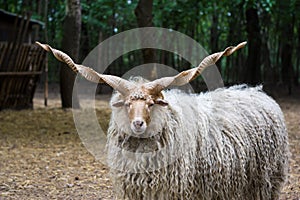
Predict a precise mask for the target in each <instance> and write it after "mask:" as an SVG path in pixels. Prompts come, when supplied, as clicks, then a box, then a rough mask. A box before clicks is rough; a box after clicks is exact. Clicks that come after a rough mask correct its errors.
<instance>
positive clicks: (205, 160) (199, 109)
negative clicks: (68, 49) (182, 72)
mask: <svg viewBox="0 0 300 200" xmlns="http://www.w3.org/2000/svg"><path fill="white" fill-rule="evenodd" d="M164 97H165V100H166V101H168V102H169V106H167V107H162V106H159V105H155V106H154V108H153V111H152V115H151V120H152V121H151V122H150V124H149V126H148V128H147V131H148V133H149V132H151V135H153V136H151V137H149V138H135V137H132V136H130V131H131V130H130V124H129V120H128V117H127V114H126V110H125V108H114V107H112V116H111V122H110V127H109V131H108V142H107V149H108V163H109V164H110V167H111V171H110V172H111V177H112V180H113V183H114V188H115V191H116V193H117V196H118V197H119V198H122V199H249V200H250V199H277V198H278V195H279V192H280V189H281V186H282V184H283V183H284V180H285V177H286V174H287V171H288V156H289V150H288V136H287V131H286V127H285V123H284V119H283V114H282V112H281V109H280V107H279V106H278V104H277V103H276V102H275V101H274V100H273V99H272V98H270V97H269V96H267V95H266V94H265V93H264V92H262V91H261V87H255V88H248V87H247V86H245V85H240V86H233V87H230V88H227V89H218V90H215V91H212V92H207V93H203V94H198V95H194V94H185V93H183V92H181V91H178V90H170V91H166V92H164ZM120 98H121V96H120V95H119V94H118V93H116V94H114V95H113V97H112V100H111V102H116V101H118V100H120ZM147 131H146V133H147Z"/></svg>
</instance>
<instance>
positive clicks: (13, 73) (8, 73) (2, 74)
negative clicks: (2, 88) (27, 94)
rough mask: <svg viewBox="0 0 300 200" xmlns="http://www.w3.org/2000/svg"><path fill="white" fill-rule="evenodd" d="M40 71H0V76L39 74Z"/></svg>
mask: <svg viewBox="0 0 300 200" xmlns="http://www.w3.org/2000/svg"><path fill="white" fill-rule="evenodd" d="M42 73H43V72H42V71H37V72H0V76H29V75H39V74H42Z"/></svg>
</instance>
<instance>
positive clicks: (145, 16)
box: [134, 0, 156, 79]
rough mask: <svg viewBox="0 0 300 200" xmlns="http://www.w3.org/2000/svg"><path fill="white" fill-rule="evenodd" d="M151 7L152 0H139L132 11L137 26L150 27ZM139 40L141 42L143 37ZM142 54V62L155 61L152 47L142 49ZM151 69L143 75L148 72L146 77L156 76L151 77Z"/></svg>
mask: <svg viewBox="0 0 300 200" xmlns="http://www.w3.org/2000/svg"><path fill="white" fill-rule="evenodd" d="M152 8H153V0H139V2H138V5H137V7H136V8H135V11H134V13H135V16H136V19H137V23H138V26H139V27H152V26H153V21H152V19H153V15H152ZM149 37H150V36H149ZM143 38H145V39H147V38H148V36H145V35H144V36H143ZM141 42H143V39H142V41H141ZM142 54H143V60H144V63H155V62H156V58H155V50H154V49H143V50H142ZM151 70H152V69H149V71H148V72H146V73H145V75H146V74H149V77H146V78H149V79H152V78H156V77H151Z"/></svg>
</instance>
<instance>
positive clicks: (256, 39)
mask: <svg viewBox="0 0 300 200" xmlns="http://www.w3.org/2000/svg"><path fill="white" fill-rule="evenodd" d="M246 20H247V25H246V26H247V34H248V52H249V53H248V58H247V70H246V74H245V76H244V78H245V80H244V81H246V82H247V83H249V84H257V83H259V82H260V81H261V71H260V67H261V59H260V54H261V53H260V49H261V35H260V25H259V18H258V14H257V9H256V8H253V7H250V8H248V9H247V11H246Z"/></svg>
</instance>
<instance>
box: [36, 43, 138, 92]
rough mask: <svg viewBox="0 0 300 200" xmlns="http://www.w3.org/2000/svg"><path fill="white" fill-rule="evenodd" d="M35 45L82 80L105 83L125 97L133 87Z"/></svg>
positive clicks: (53, 51) (57, 51) (53, 50)
mask: <svg viewBox="0 0 300 200" xmlns="http://www.w3.org/2000/svg"><path fill="white" fill-rule="evenodd" d="M35 43H36V44H38V45H39V46H41V47H42V48H43V49H45V50H46V51H49V52H52V53H53V55H54V56H55V58H57V59H58V60H59V61H61V62H64V63H66V64H67V65H68V66H69V67H70V68H71V69H72V70H73V71H74V72H76V73H79V74H81V75H82V76H83V77H84V78H86V79H87V80H89V81H91V82H94V83H107V84H108V85H110V86H111V87H112V88H114V89H115V90H117V91H119V92H120V93H121V94H122V95H124V96H127V95H128V94H129V91H130V90H131V89H132V88H134V87H135V86H134V84H133V83H131V82H129V81H127V80H125V79H122V78H120V77H118V76H113V75H105V74H99V73H98V72H96V71H95V70H93V69H91V68H89V67H86V66H84V65H78V64H76V63H74V61H73V60H72V59H71V58H70V56H68V55H67V54H65V53H64V52H62V51H60V50H57V49H54V48H52V47H51V46H49V45H48V44H41V43H39V42H35Z"/></svg>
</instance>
